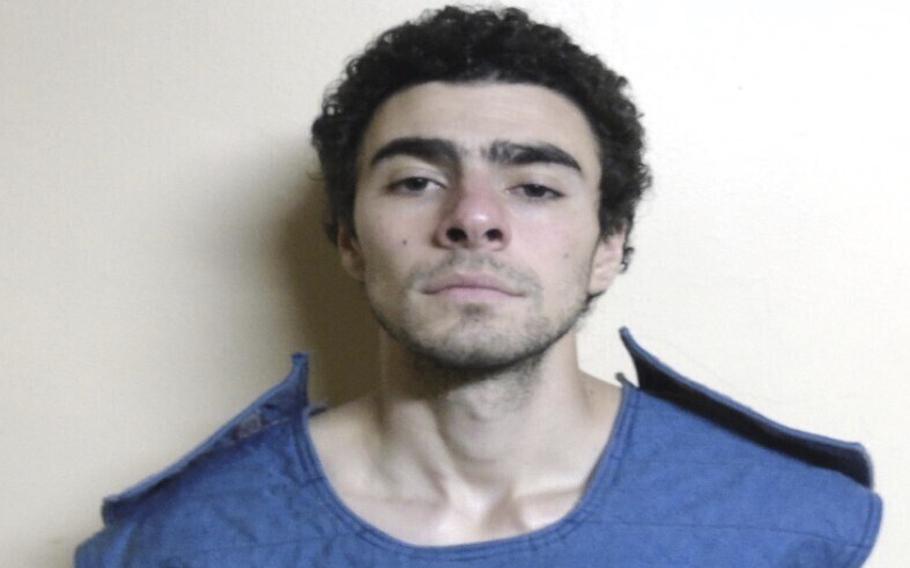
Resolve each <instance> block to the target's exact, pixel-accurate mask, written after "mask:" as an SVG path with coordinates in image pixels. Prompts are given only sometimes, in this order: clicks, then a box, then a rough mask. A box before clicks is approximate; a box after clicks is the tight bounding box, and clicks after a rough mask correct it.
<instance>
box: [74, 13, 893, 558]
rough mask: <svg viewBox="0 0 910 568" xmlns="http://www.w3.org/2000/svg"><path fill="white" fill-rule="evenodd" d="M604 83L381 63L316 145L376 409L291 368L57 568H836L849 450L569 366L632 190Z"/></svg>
mask: <svg viewBox="0 0 910 568" xmlns="http://www.w3.org/2000/svg"><path fill="white" fill-rule="evenodd" d="M624 84H625V81H624V79H622V78H621V77H619V76H618V75H616V74H615V73H613V72H612V71H610V70H609V69H607V68H606V67H604V65H603V64H602V63H601V62H600V61H599V60H598V59H597V58H596V57H594V56H591V55H588V54H585V53H583V52H582V51H581V50H580V49H579V48H578V47H577V46H575V45H574V44H573V43H572V42H571V41H570V40H569V38H568V37H567V36H566V35H565V34H564V33H563V32H561V31H560V30H558V29H555V28H552V27H548V26H542V25H539V24H536V23H534V22H532V21H530V20H529V19H528V18H527V16H526V15H525V14H524V13H523V12H521V11H518V10H502V11H499V12H493V11H484V10H480V11H467V10H462V9H456V8H446V9H443V10H441V11H438V12H435V13H431V14H428V15H425V16H424V17H423V18H421V19H420V20H418V21H415V22H412V23H407V24H404V25H402V26H400V27H398V28H395V29H393V30H390V31H388V32H386V33H385V34H383V35H382V36H380V37H379V38H378V39H377V40H376V41H375V42H374V43H373V44H372V45H371V46H370V47H369V48H368V50H367V51H366V52H365V53H364V54H363V55H361V56H360V57H359V58H357V59H355V60H354V61H353V62H352V63H350V64H349V65H348V68H347V72H346V75H345V77H344V79H343V81H342V82H341V83H340V84H339V85H338V86H337V88H336V89H335V90H334V91H333V92H332V93H330V94H329V95H328V96H327V98H326V100H325V103H324V108H323V114H322V115H321V116H320V117H319V118H318V119H317V120H316V122H315V123H314V126H313V135H314V143H315V145H316V148H317V150H318V151H319V156H320V160H321V164H322V167H323V172H324V175H325V182H326V189H327V192H328V195H329V203H330V208H331V216H330V218H331V221H330V223H329V226H328V229H329V235H330V237H331V238H332V240H333V241H334V242H335V243H336V244H337V246H338V249H339V252H340V256H341V262H342V264H343V265H344V267H345V269H346V270H347V272H348V273H350V274H351V276H352V277H354V278H355V279H357V280H359V281H360V282H362V283H363V289H364V291H365V293H366V295H367V297H368V299H369V302H370V305H371V307H372V310H373V313H374V315H375V317H376V319H377V320H378V321H379V323H380V325H381V329H382V331H381V336H380V365H379V368H378V369H377V370H376V373H377V377H378V385H379V387H378V389H377V390H376V391H375V392H374V393H372V394H370V395H368V396H366V397H364V398H362V399H359V400H355V401H353V402H350V403H348V404H346V405H343V406H341V407H338V408H335V409H332V410H329V411H326V412H322V413H316V412H315V411H314V410H313V409H312V408H311V407H309V405H308V403H307V400H306V359H305V357H303V356H297V357H295V367H294V370H293V371H292V373H291V375H290V377H289V378H288V379H287V380H286V381H285V382H284V383H282V384H281V385H279V386H277V387H275V388H274V389H273V390H272V391H270V392H268V393H266V394H265V395H263V397H262V398H261V399H260V400H259V401H257V402H256V403H254V404H253V405H252V406H251V407H250V408H249V409H247V410H246V411H244V412H243V413H242V414H241V415H240V416H238V417H237V418H236V419H235V420H233V421H232V422H231V423H229V424H228V425H227V426H225V427H224V428H223V429H222V430H220V431H219V432H218V433H216V434H215V435H214V436H213V437H212V438H211V439H209V440H208V441H207V442H206V443H205V444H203V445H202V446H201V447H200V448H198V449H197V450H196V451H194V452H193V453H191V454H190V455H189V456H187V457H186V458H184V459H183V460H181V461H180V462H179V463H178V464H176V465H175V466H173V467H172V468H170V469H169V470H167V471H165V472H163V473H162V474H159V475H158V476H156V477H153V478H151V479H149V480H147V481H146V482H144V483H143V484H142V485H140V486H138V487H136V488H134V489H132V490H130V491H128V492H126V493H124V494H122V495H120V496H117V497H115V498H112V499H109V500H108V501H107V502H106V503H105V506H104V517H105V523H106V525H107V526H106V528H105V529H104V531H102V532H101V533H99V534H98V535H97V536H95V537H94V538H93V539H92V540H90V541H88V542H87V543H86V544H84V545H82V546H81V547H80V549H79V551H78V552H77V564H78V565H79V566H121V565H123V566H383V567H385V566H389V567H391V566H471V567H474V566H478V567H480V566H506V565H515V566H572V567H574V566H674V567H675V566H750V567H751V566H858V565H860V564H861V563H862V562H863V560H864V559H865V558H866V557H867V555H868V554H869V552H870V550H871V547H872V544H873V542H874V539H875V536H876V534H877V531H878V526H879V519H880V515H881V502H880V500H879V498H878V497H877V496H876V495H875V494H874V493H873V492H872V491H871V469H870V464H869V462H868V460H867V457H866V455H865V453H864V451H863V449H862V447H861V446H858V445H855V444H847V443H843V442H837V441H833V440H829V439H824V438H821V437H816V436H813V435H809V434H804V433H800V432H796V431H793V430H789V429H787V428H785V427H782V426H779V425H776V424H774V423H772V422H770V421H768V420H766V419H764V418H763V417H761V416H759V415H757V414H755V413H753V412H752V411H750V410H749V409H747V408H744V407H742V406H740V405H738V404H736V403H735V402H732V401H730V400H729V399H726V398H724V397H722V396H720V395H717V394H715V393H713V392H711V391H709V390H707V389H705V388H704V387H702V386H700V385H698V384H696V383H694V382H692V381H689V380H687V379H685V378H683V377H680V376H679V375H678V374H676V373H675V372H673V371H672V370H670V369H668V368H667V367H666V366H664V365H663V364H662V363H660V362H659V361H658V360H657V359H655V358H654V357H653V356H651V355H650V354H648V353H647V352H645V351H644V350H643V349H642V348H641V347H639V346H638V345H636V344H635V343H634V341H633V340H632V338H631V336H630V335H629V334H628V333H627V332H624V333H623V339H624V341H625V342H626V345H627V346H628V347H629V349H630V352H631V354H632V356H633V360H634V361H635V364H636V370H637V373H638V382H639V386H638V387H636V386H633V385H632V384H631V383H629V382H627V381H622V386H621V388H617V387H613V386H611V385H609V384H607V383H605V382H602V381H599V380H597V379H595V378H594V377H591V376H589V375H587V374H585V373H583V372H582V371H581V370H580V369H579V367H578V363H577V354H576V323H577V322H578V320H579V318H581V317H582V316H583V314H584V313H585V312H586V310H588V309H589V307H590V306H591V304H592V302H593V301H594V299H595V298H596V297H597V296H599V295H600V294H602V293H604V292H605V291H606V290H607V289H608V288H609V286H610V283H611V281H612V280H613V278H614V277H615V276H616V275H617V273H618V272H620V271H621V270H622V269H623V268H624V267H625V265H626V264H627V262H628V260H629V258H628V255H629V253H630V250H631V248H630V247H629V246H628V244H627V239H628V236H629V233H630V230H631V228H632V224H633V220H634V210H635V205H636V203H637V202H638V200H639V198H640V196H641V194H642V192H643V191H644V190H645V188H646V187H647V185H648V173H647V168H646V167H645V166H644V165H643V162H642V159H641V153H642V131H641V127H640V125H639V122H638V113H637V111H636V109H635V107H634V105H633V104H632V103H631V102H630V101H629V100H628V98H627V97H626V96H625V95H624V93H623V87H624Z"/></svg>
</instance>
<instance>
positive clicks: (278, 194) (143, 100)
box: [0, 0, 910, 567]
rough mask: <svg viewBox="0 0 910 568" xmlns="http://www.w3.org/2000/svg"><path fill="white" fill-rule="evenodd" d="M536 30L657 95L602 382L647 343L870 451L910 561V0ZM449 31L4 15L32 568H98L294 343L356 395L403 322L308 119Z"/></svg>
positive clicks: (2, 279) (0, 18)
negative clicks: (106, 551) (123, 523)
mask: <svg viewBox="0 0 910 568" xmlns="http://www.w3.org/2000/svg"><path fill="white" fill-rule="evenodd" d="M526 5H529V6H530V7H531V8H533V9H534V13H536V14H537V15H538V16H540V17H542V18H544V19H549V20H551V21H554V22H558V23H562V24H563V25H565V27H567V28H568V29H569V30H570V31H571V32H573V33H574V35H575V36H576V38H577V39H578V40H579V41H580V42H581V43H583V44H584V45H585V46H586V47H588V48H590V49H591V50H594V51H596V52H598V53H601V54H603V56H604V58H605V59H606V60H607V61H608V62H609V63H611V64H612V65H614V66H615V67H617V68H618V69H619V70H621V71H622V72H623V73H624V74H626V75H627V76H628V77H629V78H630V79H631V81H632V84H633V86H634V93H635V96H636V99H637V100H638V102H639V104H640V106H641V108H642V109H643V110H644V112H645V113H646V116H645V121H646V125H647V127H648V128H649V133H650V136H649V139H650V148H651V150H650V161H651V163H652V165H653V168H654V171H655V181H656V183H655V187H654V191H653V194H652V195H651V197H650V198H649V199H648V200H647V202H646V203H645V204H644V206H643V209H642V213H641V217H640V223H639V227H638V229H637V239H636V244H637V246H638V256H637V258H636V260H635V262H634V264H633V267H632V270H631V272H630V273H629V274H627V275H626V276H624V277H622V278H621V279H620V282H619V283H618V284H617V285H616V287H615V290H614V291H613V292H612V293H611V294H609V295H608V297H606V298H604V299H603V300H601V302H600V309H599V311H598V312H597V313H596V314H595V315H594V316H593V317H592V318H591V319H590V320H589V321H588V323H587V325H586V331H585V336H584V344H583V348H584V349H583V355H584V357H583V363H584V365H585V366H586V367H587V368H589V369H591V370H593V371H595V372H597V373H599V374H600V375H602V376H607V377H609V376H611V375H612V374H613V373H614V372H615V371H616V370H620V369H626V370H628V362H627V360H626V359H625V358H624V356H623V355H622V354H621V353H620V351H619V347H618V343H617V341H616V337H615V329H616V327H617V326H618V325H620V324H621V323H625V324H628V325H629V326H630V327H632V329H633V331H636V332H637V335H638V336H639V338H640V339H641V340H642V341H643V342H644V343H645V344H646V345H648V346H649V347H650V348H652V349H653V350H654V351H656V352H657V353H659V354H661V355H662V356H663V358H665V359H666V360H667V361H669V362H670V363H673V364H675V365H677V366H678V367H679V368H680V369H681V370H683V371H684V372H687V373H688V374H690V375H691V376H693V377H695V378H697V379H698V380H700V381H702V382H704V383H707V384H709V385H710V386H712V387H714V388H716V389H718V390H721V391H723V392H726V393H728V394H730V395H731V396H733V397H734V398H738V399H739V400H741V401H743V402H745V403H747V404H749V405H751V406H754V407H755V408H757V409H758V410H760V411H762V412H764V413H766V414H767V415H769V416H771V417H773V418H776V419H778V420H781V421H783V422H785V423H787V424H790V425H792V426H795V427H798V428H803V429H807V430H812V431H816V432H822V433H826V434H828V435H830V436H834V437H839V438H844V439H849V440H860V441H862V442H864V443H865V444H866V446H867V448H868V449H869V450H870V452H871V454H872V456H873V457H874V459H875V465H876V469H877V489H878V490H879V491H880V492H881V494H882V495H883V496H884V498H885V506H886V511H885V525H884V530H883V533H882V536H881V538H880V541H879V545H878V547H877V549H876V552H875V553H874V555H873V558H872V561H871V562H870V563H869V565H870V566H878V567H893V566H906V565H910V551H908V549H907V546H906V544H905V543H906V535H907V534H910V520H908V519H910V476H908V474H907V473H906V472H907V470H908V466H910V459H908V457H907V455H908V453H907V452H906V451H905V450H906V447H907V446H906V442H905V441H904V437H903V436H902V435H900V434H898V435H895V434H894V433H895V432H897V433H901V432H904V431H906V430H907V429H908V428H910V420H908V418H907V415H906V414H905V412H904V410H905V409H906V408H907V407H908V405H910V392H908V387H907V385H906V383H905V378H906V375H907V369H910V348H908V346H907V343H908V342H910V301H908V296H907V292H906V291H907V290H908V289H910V267H908V253H907V250H906V249H907V247H908V246H910V235H908V229H907V226H906V224H905V223H904V219H905V217H906V216H907V214H908V212H910V197H908V195H910V174H908V171H910V170H908V168H907V166H906V163H907V155H908V153H910V139H908V138H910V120H908V118H910V112H908V110H907V103H906V101H907V100H910V83H908V80H907V79H906V76H907V73H906V54H907V53H910V40H908V35H907V33H906V30H907V29H908V28H910V11H908V8H907V7H906V3H905V2H901V1H899V0H894V1H887V0H871V1H867V2H865V3H857V2H838V1H822V0H817V1H810V0H802V1H783V0H763V1H758V0H756V1H739V2H729V1H724V0H689V1H687V2H674V1H669V0H668V1H665V2H663V1H657V0H638V1H632V0H614V1H606V2H604V1H603V0H585V1H579V2H575V3H573V4H572V5H571V6H567V5H566V3H563V2H556V1H540V2H534V3H531V4H526ZM425 6H427V3H425V2H416V1H411V0H392V1H389V2H382V3H373V2H371V3H360V2H352V1H348V2H340V1H338V0H335V1H333V2H329V1H327V0H310V1H308V2H293V1H290V0H264V1H260V2H255V3H252V2H245V1H239V0H230V1H215V0H206V1H199V2H192V3H189V2H176V1H173V0H167V1H165V0H154V1H152V0H148V1H139V0H131V1H114V0H108V1H104V0H96V1H94V2H87V1H66V0H58V1H53V0H18V1H15V0H2V1H0V81H2V87H0V160H2V166H0V369H2V374H0V381H2V393H3V395H2V397H0V417H2V422H0V456H2V458H0V459H2V466H0V502H2V503H3V504H4V507H3V512H2V513H0V550H2V551H3V553H2V555H3V557H4V565H7V566H37V567H50V566H66V565H68V564H69V561H70V560H69V559H70V555H71V552H72V549H73V547H74V546H75V544H76V543H77V542H78V541H80V540H82V539H84V538H86V537H87V536H89V534H90V533H92V532H93V531H95V530H96V529H98V528H99V527H100V520H99V517H98V505H99V502H100V499H101V497H102V496H103V495H105V494H109V493H113V492H115V491H118V490H120V489H123V488H124V487H126V486H127V485H129V484H132V483H133V482H135V481H137V480H138V479H139V478H141V477H143V476H144V475H147V474H149V473H151V472H153V471H155V470H157V469H159V468H161V467H164V466H165V465H167V464H168V463H170V462H171V461H173V460H174V459H175V458H176V457H177V456H178V455H180V454H181V453H182V452H184V451H186V450H187V449H189V448H190V447H191V446H192V445H194V444H195V443H196V442H197V441H199V440H200V439H201V438H202V437H204V436H205V435H207V434H208V433H209V432H211V431H212V430H213V429H214V428H215V427H216V426H217V425H219V424H220V423H221V422H223V421H224V420H225V419H227V418H228V417H229V416H231V415H232V414H233V413H234V412H235V411H236V410H238V409H239V408H240V407H241V406H243V405H244V404H245V403H247V402H248V401H250V400H251V399H252V398H254V397H255V395H256V394H257V393H258V392H259V391H261V390H263V389H264V388H265V387H267V386H268V385H270V384H272V383H273V382H275V381H277V380H278V379H280V378H281V377H283V376H284V374H285V373H286V371H287V370H288V367H289V360H288V355H289V354H290V353H291V352H293V351H295V350H300V349H307V348H311V349H313V350H314V351H315V352H316V353H317V354H318V357H319V358H317V360H316V363H317V367H316V375H317V385H316V390H317V392H319V393H322V394H323V395H325V396H328V397H329V398H331V399H333V400H337V399H338V398H339V397H343V396H346V395H347V394H349V393H351V392H355V391H356V390H357V387H356V386H355V385H356V381H357V377H358V375H362V374H366V373H368V372H369V364H370V357H369V356H368V355H369V353H370V349H371V348H372V345H373V339H372V338H373V329H372V327H371V325H370V324H367V323H363V313H364V312H363V311H362V310H363V309H364V308H363V302H362V301H361V300H359V299H357V288H356V287H355V286H353V285H352V284H351V283H350V282H348V281H346V280H345V279H344V277H343V276H342V275H341V272H340V270H338V269H337V268H336V267H335V265H334V260H333V251H332V249H331V248H330V247H329V246H328V245H327V244H326V243H325V242H324V239H323V238H322V235H321V233H320V231H319V229H318V227H317V225H318V219H319V216H320V211H319V208H320V206H321V198H320V197H319V196H318V195H317V194H316V193H314V191H313V190H314V185H313V183H312V182H311V181H310V180H309V178H308V175H307V172H308V171H311V170H312V168H313V165H314V162H313V152H312V151H311V149H310V148H309V147H308V128H309V122H310V121H311V120H312V118H313V117H314V115H315V113H316V111H317V106H318V101H319V97H320V95H321V93H322V91H323V88H324V87H325V85H326V84H327V83H328V82H329V81H331V80H332V79H333V78H334V77H335V76H336V75H337V73H338V71H339V70H340V67H341V63H342V61H343V60H344V59H345V57H347V56H348V55H350V54H352V53H354V52H355V51H357V50H358V49H360V47H362V45H363V44H364V43H365V41H366V40H367V39H368V38H369V37H371V36H372V35H373V34H374V33H376V32H377V31H379V30H381V29H383V28H385V27H386V26H388V25H391V24H394V23H397V22H399V21H400V20H402V19H404V18H407V17H410V16H412V15H414V14H415V13H416V12H417V11H419V9H421V8H423V7H425ZM361 346H363V347H361ZM604 346H606V348H605V347H604ZM361 350H362V351H364V352H365V353H366V354H367V356H365V357H350V353H351V352H359V351H361ZM327 378H331V382H329V381H328V380H327ZM902 536H903V538H902Z"/></svg>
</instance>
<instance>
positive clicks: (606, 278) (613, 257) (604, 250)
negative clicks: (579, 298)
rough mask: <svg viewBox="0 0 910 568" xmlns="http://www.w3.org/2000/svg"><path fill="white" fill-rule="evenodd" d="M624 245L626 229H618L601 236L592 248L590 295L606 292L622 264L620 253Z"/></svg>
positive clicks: (589, 281)
mask: <svg viewBox="0 0 910 568" xmlns="http://www.w3.org/2000/svg"><path fill="white" fill-rule="evenodd" d="M625 245H626V231H625V230H623V229H620V230H618V231H616V232H615V233H613V234H612V235H609V236H606V237H601V238H600V239H599V240H598V241H597V248H596V249H594V258H593V259H592V260H591V277H590V279H589V280H588V293H589V294H591V295H597V294H601V293H603V292H606V290H607V288H609V287H610V285H611V284H612V283H613V279H614V278H616V275H617V274H619V272H620V269H621V266H622V253H623V249H624V248H625Z"/></svg>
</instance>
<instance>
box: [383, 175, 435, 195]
mask: <svg viewBox="0 0 910 568" xmlns="http://www.w3.org/2000/svg"><path fill="white" fill-rule="evenodd" d="M439 185H441V184H440V183H439V182H436V181H433V180H432V179H430V178H425V177H407V178H403V179H400V180H398V181H395V182H392V183H391V184H389V189H390V190H392V191H397V192H400V193H422V192H424V191H426V190H428V189H432V188H433V187H435V186H439Z"/></svg>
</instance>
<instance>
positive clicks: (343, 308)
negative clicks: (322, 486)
mask: <svg viewBox="0 0 910 568" xmlns="http://www.w3.org/2000/svg"><path fill="white" fill-rule="evenodd" d="M298 160H299V156H298ZM305 164H306V167H305V169H304V172H305V174H304V176H303V179H302V180H301V182H300V184H299V191H297V192H296V195H298V196H299V199H297V200H296V201H295V200H292V201H291V203H294V204H295V205H294V206H292V207H290V208H289V209H288V210H287V211H286V212H285V215H284V216H282V217H281V218H278V219H276V220H275V222H276V224H277V225H278V231H279V235H278V242H277V247H278V250H277V251H276V254H275V256H274V259H275V263H276V265H275V269H276V270H278V271H279V272H280V276H281V278H282V280H283V283H284V285H285V287H286V288H287V290H288V291H289V297H290V298H291V300H292V301H293V304H294V308H295V317H293V318H290V319H289V324H290V325H294V326H296V329H294V330H288V331H290V332H291V333H292V335H293V336H297V337H300V334H301V333H302V335H303V339H304V341H305V345H303V348H304V349H306V350H307V352H309V353H310V370H311V372H310V385H309V391H310V399H311V400H312V401H314V402H317V403H321V402H326V403H328V404H330V405H332V406H336V405H338V404H341V403H342V402H345V401H347V400H351V399H353V398H356V397H357V396H359V395H361V394H363V393H365V392H367V391H368V390H371V389H372V388H373V387H374V386H375V381H376V369H377V345H378V343H377V326H376V324H375V322H374V320H373V316H372V314H371V312H370V309H369V304H368V303H367V301H366V297H365V294H364V292H363V289H362V286H361V284H360V282H357V281H356V280H354V279H353V278H351V277H350V276H349V275H348V274H347V273H346V272H345V271H344V269H343V268H342V267H341V264H340V262H339V259H338V251H337V249H336V248H335V246H334V245H333V244H332V243H331V242H330V241H329V239H328V238H327V237H326V234H325V230H324V229H323V224H324V220H325V218H326V202H327V201H326V197H325V194H324V190H323V184H322V182H321V180H320V179H319V177H318V175H317V173H318V171H319V168H318V162H317V159H316V157H315V155H314V152H313V150H312V149H308V150H307V159H306V160H305Z"/></svg>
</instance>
